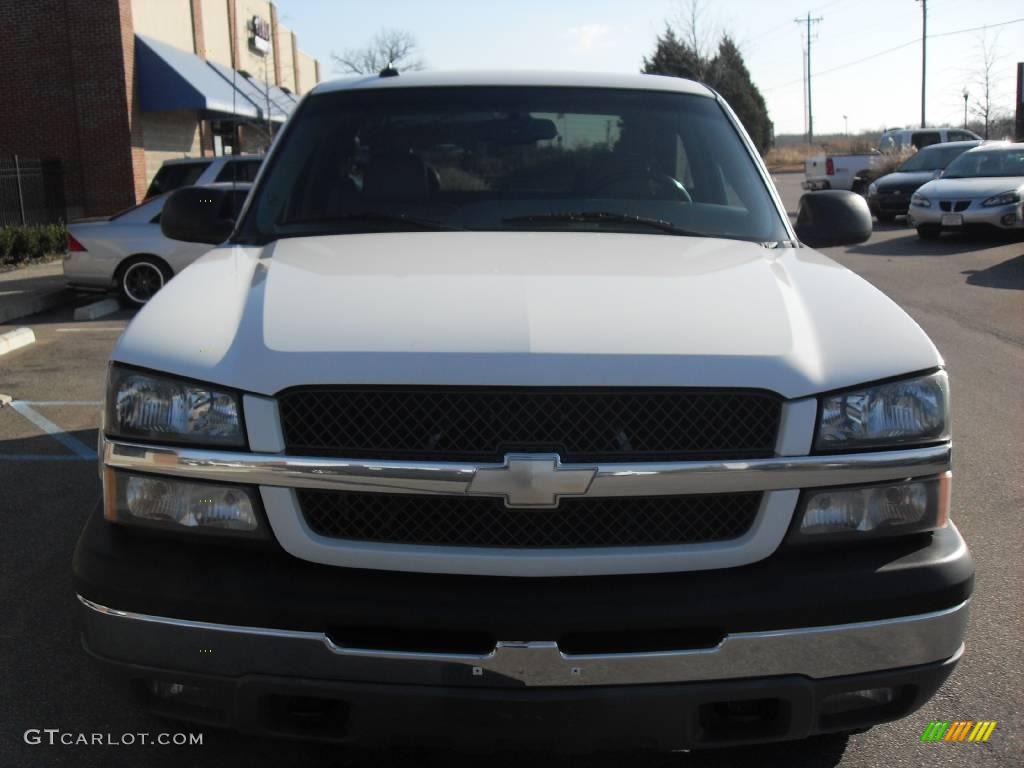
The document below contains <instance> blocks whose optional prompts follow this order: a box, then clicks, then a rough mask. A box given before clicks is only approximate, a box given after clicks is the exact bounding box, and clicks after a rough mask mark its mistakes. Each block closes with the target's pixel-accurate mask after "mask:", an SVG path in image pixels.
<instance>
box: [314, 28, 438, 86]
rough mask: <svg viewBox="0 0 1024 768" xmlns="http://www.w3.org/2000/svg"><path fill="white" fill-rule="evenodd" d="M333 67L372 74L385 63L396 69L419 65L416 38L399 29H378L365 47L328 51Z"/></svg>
mask: <svg viewBox="0 0 1024 768" xmlns="http://www.w3.org/2000/svg"><path fill="white" fill-rule="evenodd" d="M331 58H332V59H334V65H335V69H337V70H340V71H341V72H344V73H346V74H352V75H375V74H377V73H378V72H380V71H381V70H382V69H384V68H385V67H387V66H392V67H395V68H396V69H400V70H410V69H423V67H424V63H423V60H422V59H421V58H420V57H419V55H418V53H417V44H416V38H415V37H414V36H413V34H412V33H411V32H406V31H405V30H401V29H382V30H381V31H380V32H378V33H377V34H376V35H375V36H374V38H373V40H372V41H370V44H369V45H368V46H366V47H365V48H355V49H352V48H350V49H348V50H346V51H345V52H344V53H343V54H337V53H331Z"/></svg>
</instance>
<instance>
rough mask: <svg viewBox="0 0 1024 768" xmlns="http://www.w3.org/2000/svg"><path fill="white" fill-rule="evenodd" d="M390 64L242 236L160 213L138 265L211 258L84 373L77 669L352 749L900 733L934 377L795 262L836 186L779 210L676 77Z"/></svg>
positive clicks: (920, 564)
mask: <svg viewBox="0 0 1024 768" xmlns="http://www.w3.org/2000/svg"><path fill="white" fill-rule="evenodd" d="M384 74H385V75H388V76H382V77H380V78H360V79H359V80H355V81H335V82H328V83H321V84H319V85H317V86H316V87H315V88H314V89H313V90H312V91H311V92H310V93H308V94H306V95H305V97H304V100H303V103H302V106H301V107H300V108H299V109H298V110H297V111H296V113H295V114H294V115H293V116H292V118H291V119H290V120H289V122H288V123H287V124H286V125H285V127H284V128H283V129H282V132H281V133H280V134H279V135H278V138H277V142H276V143H275V146H274V147H273V149H272V150H271V152H270V154H269V155H268V158H267V166H266V168H265V170H264V171H263V172H262V173H261V174H260V178H259V180H258V181H257V183H256V185H255V186H254V188H253V190H252V192H251V193H250V197H249V199H248V201H247V202H246V204H245V208H244V209H243V211H242V214H241V217H240V219H239V220H238V221H237V223H233V222H230V221H225V220H224V218H223V215H222V213H221V212H220V207H219V206H217V205H210V204H209V200H210V198H211V196H212V197H213V198H214V199H216V198H218V197H221V196H224V195H226V194H227V191H226V190H224V189H218V190H211V189H199V190H197V189H193V188H185V189H180V190H178V191H177V192H174V193H173V194H172V196H171V197H170V199H169V200H168V201H167V203H166V205H165V208H164V215H163V218H162V220H161V227H162V228H163V230H164V233H165V234H166V235H167V236H168V237H170V238H173V239H191V240H196V241H199V242H204V243H205V242H219V241H220V240H222V239H223V237H224V235H223V232H224V230H225V228H226V227H227V228H232V227H233V231H232V232H231V234H230V236H229V237H228V238H227V240H226V241H225V242H223V243H222V245H220V246H218V247H216V248H214V249H213V250H212V251H210V252H209V253H207V254H205V255H204V256H202V257H201V258H200V259H199V260H198V261H197V262H196V263H195V264H193V265H192V266H191V267H189V268H188V269H187V270H185V271H184V272H183V273H182V274H181V275H179V276H178V277H176V278H175V279H174V280H172V281H171V283H170V284H169V285H168V286H167V287H166V288H165V289H164V290H162V291H161V292H160V293H158V294H157V295H156V296H155V297H154V298H153V300H152V301H151V302H149V304H147V305H146V306H145V307H143V308H142V310H141V311H140V312H139V313H138V314H137V315H136V316H135V318H134V319H133V320H132V321H131V323H130V324H129V326H128V327H127V329H126V330H125V332H124V333H123V334H122V336H121V337H120V339H119V340H118V342H117V345H116V347H115V349H114V351H113V355H112V363H111V366H110V368H109V380H108V389H107V401H106V415H105V418H104V427H103V431H102V433H101V445H100V451H99V453H100V457H101V458H100V462H101V465H102V477H103V488H104V496H103V499H104V500H103V502H102V503H101V504H99V505H97V508H96V509H95V510H94V511H93V512H92V514H90V515H89V517H88V522H87V523H86V525H85V528H84V530H83V532H82V534H81V537H80V539H79V542H78V545H77V548H76V551H75V556H74V566H73V567H74V580H75V588H76V590H77V593H78V595H79V603H80V609H81V626H82V628H83V632H84V638H83V645H84V647H85V648H87V649H88V651H89V652H90V653H91V654H93V655H94V656H95V657H96V658H97V659H99V660H101V661H102V662H104V663H105V664H107V665H110V666H111V667H112V668H114V669H117V670H120V671H121V673H122V674H123V676H124V678H126V679H128V680H130V681H131V684H132V685H131V688H132V690H133V691H135V693H136V694H137V695H138V697H139V700H140V702H141V703H142V705H143V706H144V707H146V708H148V709H149V710H151V711H153V712H157V713H160V714H161V715H163V716H166V717H174V718H182V719H192V720H196V721H199V722H206V723H216V724H217V725H218V726H222V727H234V728H240V729H244V730H245V731H247V732H250V733H254V732H256V733H258V732H270V733H274V734H276V735H278V736H295V737H303V738H320V739H334V740H338V741H343V742H346V743H353V742H354V743H363V744H372V743H385V744H387V745H389V746H393V745H396V744H403V743H410V742H412V743H419V744H424V743H431V744H435V745H437V744H440V745H444V746H448V747H451V746H469V747H473V748H488V747H490V748H493V746H494V745H495V744H499V743H500V744H502V745H504V746H506V747H508V746H510V745H520V746H521V745H527V746H533V747H551V746H555V747H557V748H558V749H559V750H562V751H579V750H583V751H586V750H593V749H602V748H613V747H619V748H628V747H639V746H642V747H644V748H647V749H651V748H655V747H657V748H662V749H687V748H691V747H712V746H722V745H728V744H741V743H742V744H749V743H751V742H759V741H776V740H785V739H799V738H803V737H806V736H810V735H812V734H818V733H827V732H837V731H850V730H859V729H864V728H867V727H870V726H871V725H873V724H875V723H880V722H883V721H888V720H893V719H897V718H901V717H904V716H906V715H907V714H908V713H910V712H913V711H915V710H916V709H918V708H919V707H921V706H922V705H923V704H924V703H925V702H926V701H927V700H928V699H929V697H931V696H932V695H933V694H934V693H935V691H936V690H937V689H938V688H939V686H940V685H941V684H942V682H943V681H944V680H945V679H946V677H947V676H948V675H949V674H950V672H951V671H952V669H953V667H954V666H955V665H956V664H957V661H958V659H959V658H960V656H961V654H962V652H963V647H964V646H963V642H964V636H965V632H966V627H967V611H968V601H969V598H970V594H971V589H972V580H973V566H972V564H971V560H970V556H969V555H968V552H967V548H966V546H965V544H964V541H963V539H962V538H961V536H960V534H959V532H958V531H957V529H956V527H955V526H954V525H953V524H952V523H951V522H950V521H949V511H950V510H949V503H950V502H949V500H950V495H949V494H950V482H951V480H950V473H949V469H950V450H951V444H950V427H949V420H948V418H949V417H948V388H947V378H946V373H945V370H944V364H943V360H942V357H941V356H940V355H939V353H938V351H937V350H936V349H935V346H934V345H933V344H932V342H931V341H930V340H929V339H928V337H927V336H926V335H925V333H924V331H923V330H922V329H921V328H920V327H919V326H918V325H917V323H915V322H914V321H913V320H912V319H911V318H910V317H908V316H907V315H906V313H904V312H903V310H902V309H900V308H899V307H898V306H897V305H896V304H895V303H894V302H893V301H891V300H890V299H889V298H887V297H886V296H885V295H883V294H882V293H881V292H880V291H878V290H877V289H876V288H874V287H873V286H871V285H870V284H869V283H867V282H866V281H865V280H862V279H861V278H860V277H858V276H857V275H855V274H853V273H852V272H849V271H848V270H846V269H845V268H843V267H842V266H841V265H839V264H837V263H835V262H833V261H831V260H830V259H828V258H826V257H825V256H823V255H822V254H820V253H818V252H817V251H815V250H812V246H813V247H824V246H829V245H838V244H848V243H857V242H864V241H865V240H867V239H868V238H869V237H870V234H871V215H870V213H869V211H868V207H867V203H866V202H865V200H864V199H863V198H862V197H860V196H858V195H854V194H852V193H850V192H837V191H831V192H820V193H816V194H810V195H804V197H803V200H802V201H801V208H800V211H799V215H798V217H797V223H796V225H795V226H794V225H793V224H791V223H790V221H789V219H788V217H787V215H786V212H785V209H784V208H783V207H782V205H781V202H780V200H779V198H778V195H777V193H776V191H775V189H774V186H773V184H772V182H771V178H770V177H769V175H768V172H767V170H766V169H765V167H764V164H763V163H762V162H761V160H760V158H759V156H758V154H757V152H756V150H755V148H754V145H753V143H752V142H751V141H750V140H749V137H748V136H747V135H746V133H745V131H744V130H743V127H742V125H741V124H740V122H739V121H738V120H737V118H736V116H735V115H734V114H733V112H732V111H731V110H730V109H729V107H728V106H727V105H726V104H725V102H724V101H723V100H722V99H721V97H720V96H719V95H717V94H716V93H715V92H714V91H712V90H710V89H708V88H706V87H705V86H703V85H701V84H698V83H696V82H691V81H688V80H683V79H680V78H674V77H658V76H653V75H629V74H621V75H597V74H591V73H586V74H574V75H570V74H557V73H526V72H508V73H493V72H491V73H480V74H477V73H454V74H444V73H430V72H426V73H414V74H402V75H396V74H395V73H394V70H390V69H389V70H388V71H386V72H385V73H384ZM798 238H799V241H798ZM801 241H802V242H801ZM204 649H205V650H207V651H208V652H204ZM796 761H797V762H799V759H798V758H797V759H796Z"/></svg>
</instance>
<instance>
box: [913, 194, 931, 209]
mask: <svg viewBox="0 0 1024 768" xmlns="http://www.w3.org/2000/svg"><path fill="white" fill-rule="evenodd" d="M910 204H911V205H915V206H917V207H918V208H931V207H932V201H931V200H929V199H928V198H927V197H925V196H924V195H919V194H917V193H916V192H915V193H914V194H913V195H912V196H911V198H910Z"/></svg>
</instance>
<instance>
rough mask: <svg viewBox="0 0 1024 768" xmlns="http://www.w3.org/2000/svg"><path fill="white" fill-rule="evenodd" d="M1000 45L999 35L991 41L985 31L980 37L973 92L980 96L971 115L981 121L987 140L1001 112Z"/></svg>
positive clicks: (975, 100)
mask: <svg viewBox="0 0 1024 768" xmlns="http://www.w3.org/2000/svg"><path fill="white" fill-rule="evenodd" d="M998 44H999V36H998V35H996V36H995V38H993V39H992V40H989V37H988V35H987V34H986V33H985V32H984V31H983V32H981V34H979V35H978V43H977V50H978V68H977V69H976V70H975V71H974V76H973V85H974V89H973V90H974V92H975V93H977V94H978V95H977V96H976V97H975V99H974V104H973V105H971V114H972V115H974V116H975V117H976V118H978V120H980V121H981V123H982V126H983V127H984V137H985V138H986V139H987V138H988V137H989V130H990V128H991V127H992V123H993V122H994V121H995V120H996V119H997V118H998V117H999V113H1000V111H1001V110H1000V109H999V98H998V94H997V93H996V86H997V82H998V77H999V65H1000V63H1001V60H1002V56H1000V54H999V50H998Z"/></svg>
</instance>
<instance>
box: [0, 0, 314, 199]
mask: <svg viewBox="0 0 1024 768" xmlns="http://www.w3.org/2000/svg"><path fill="white" fill-rule="evenodd" d="M0 30H2V35H0V37H2V39H3V41H4V42H3V45H0V104H2V106H3V119H0V155H13V154H18V155H21V156H23V157H37V158H43V159H58V160H60V162H61V165H62V167H63V177H64V187H65V189H64V197H65V200H66V202H67V209H68V210H67V212H68V218H74V217H76V216H82V215H85V216H90V215H102V214H109V213H112V212H114V211H116V210H119V209H121V208H124V207H126V206H129V205H132V204H134V203H136V202H138V201H139V200H141V199H142V198H143V196H144V195H145V191H146V188H147V186H148V185H149V182H150V181H151V180H152V178H153V176H154V175H155V174H156V171H157V170H158V169H159V167H160V165H161V163H163V161H164V160H167V159H169V158H175V157H186V156H200V155H213V154H230V153H232V152H258V151H261V150H262V149H264V148H265V147H266V146H267V144H268V143H269V139H270V136H271V135H272V134H273V132H274V130H275V129H276V127H277V126H279V125H280V124H281V123H282V122H283V121H284V119H285V118H286V117H287V115H288V113H289V112H290V111H291V110H292V109H293V108H294V107H295V104H296V103H297V102H298V97H299V96H300V95H301V94H303V93H304V92H306V91H308V90H309V89H310V88H312V87H313V85H315V84H316V83H317V82H319V80H320V64H319V62H317V61H316V60H315V59H313V58H312V57H311V56H309V55H308V54H306V53H304V52H303V51H302V50H300V49H299V47H298V41H297V39H296V36H295V34H294V33H293V32H291V31H290V30H288V29H286V28H285V27H284V25H283V24H281V23H279V21H278V14H277V8H276V7H275V5H274V4H273V3H271V2H267V1H266V0H32V1H31V2H25V0H0Z"/></svg>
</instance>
